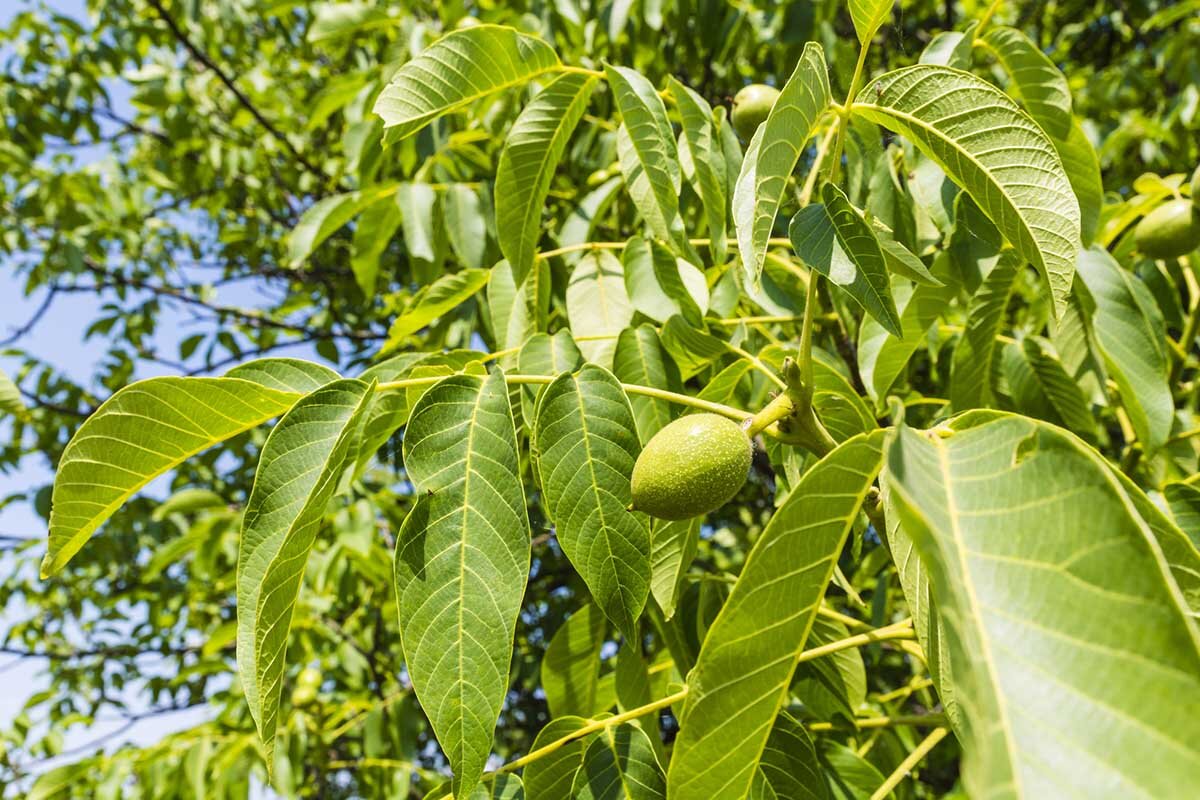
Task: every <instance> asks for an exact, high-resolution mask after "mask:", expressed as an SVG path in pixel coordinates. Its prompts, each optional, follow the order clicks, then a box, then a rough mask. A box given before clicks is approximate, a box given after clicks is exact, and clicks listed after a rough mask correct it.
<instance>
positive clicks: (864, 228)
mask: <svg viewBox="0 0 1200 800" xmlns="http://www.w3.org/2000/svg"><path fill="white" fill-rule="evenodd" d="M821 197H822V199H823V200H824V201H825V202H824V203H813V204H811V205H807V206H805V207H804V208H802V209H800V212H799V213H798V214H796V216H795V217H793V218H792V223H791V225H789V226H788V237H789V238H790V239H791V240H792V247H794V248H795V249H796V254H797V255H798V256H800V258H801V259H802V260H803V261H804V263H805V264H807V265H808V266H810V267H812V268H813V269H815V270H816V271H817V272H819V273H821V274H822V275H824V276H825V277H827V278H829V280H830V281H831V282H832V283H833V284H835V285H836V286H839V287H841V288H842V289H844V290H845V291H846V293H847V294H849V295H850V296H851V297H852V298H854V300H855V302H857V303H858V304H859V305H860V306H862V307H863V308H864V309H865V310H866V311H867V312H868V313H869V314H870V315H871V316H872V317H874V318H875V319H876V320H877V321H878V322H879V324H880V325H882V326H883V327H884V328H885V329H886V330H887V331H888V332H889V333H894V334H895V335H897V336H899V335H900V316H899V314H897V312H896V303H895V301H894V300H892V292H891V287H890V286H889V284H888V273H887V268H886V267H885V266H884V260H883V251H882V250H880V248H879V240H878V239H877V238H876V236H875V231H874V229H873V228H872V226H870V225H868V224H867V223H866V221H864V220H863V218H862V217H860V216H859V215H858V213H857V212H856V211H855V210H854V207H853V206H851V205H850V201H849V200H848V199H847V198H846V195H845V194H844V193H843V192H842V190H841V189H839V188H837V187H836V186H834V185H833V184H832V183H827V184H825V186H824V187H823V189H822V191H821Z"/></svg>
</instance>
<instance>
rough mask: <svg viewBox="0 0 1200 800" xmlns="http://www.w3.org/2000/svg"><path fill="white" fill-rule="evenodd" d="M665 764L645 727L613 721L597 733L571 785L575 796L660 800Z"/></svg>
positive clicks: (584, 799) (581, 799)
mask: <svg viewBox="0 0 1200 800" xmlns="http://www.w3.org/2000/svg"><path fill="white" fill-rule="evenodd" d="M666 796H667V795H666V789H665V786H664V780H663V773H662V767H660V766H659V765H658V759H657V758H655V756H654V748H653V746H652V745H651V744H650V740H649V739H648V738H647V737H646V734H645V733H643V732H642V729H641V728H638V727H636V726H634V725H630V724H628V723H626V724H624V725H611V726H609V727H607V728H605V729H604V730H603V731H601V732H600V733H599V734H597V735H596V738H595V739H593V740H592V743H591V744H590V745H588V748H587V751H586V752H585V753H584V756H583V765H582V766H581V767H580V768H579V772H578V773H576V775H575V784H574V786H573V787H572V789H571V797H572V798H574V800H660V799H661V798H665V797H666Z"/></svg>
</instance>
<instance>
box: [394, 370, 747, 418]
mask: <svg viewBox="0 0 1200 800" xmlns="http://www.w3.org/2000/svg"><path fill="white" fill-rule="evenodd" d="M448 377H450V376H449V375H428V376H424V377H420V378H403V379H401V380H398V381H388V382H386V383H381V384H379V385H377V386H376V387H375V390H376V391H379V392H391V391H397V390H400V389H409V388H415V387H418V386H432V385H433V384H435V383H438V382H439V381H443V380H445V379H446V378H448ZM554 377H555V376H553V375H505V376H504V380H505V381H507V382H508V383H512V384H534V385H538V384H542V385H544V384H549V383H550V382H552V381H553V380H554ZM621 388H622V389H624V390H625V391H626V392H628V393H629V394H638V395H643V396H645V397H653V398H655V399H656V400H665V401H667V402H668V403H676V404H678V405H681V406H691V407H692V408H698V409H700V410H701V411H711V412H712V413H714V414H720V415H721V416H723V417H729V418H730V419H732V420H735V421H737V422H741V421H743V420H747V419H750V418H751V417H753V416H754V415H753V414H751V413H750V412H749V411H743V410H742V409H740V408H734V407H733V406H727V405H724V404H722V403H713V402H710V401H708V400H701V399H700V398H698V397H691V396H689V395H686V394H679V393H677V392H668V391H667V390H665V389H656V388H655V387H653V386H642V385H640V384H636V383H622V384H621Z"/></svg>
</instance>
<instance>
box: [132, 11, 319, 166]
mask: <svg viewBox="0 0 1200 800" xmlns="http://www.w3.org/2000/svg"><path fill="white" fill-rule="evenodd" d="M147 2H149V3H150V6H151V7H152V8H153V9H154V10H155V11H156V12H157V13H158V16H159V17H160V18H161V19H162V21H163V22H165V23H166V24H167V27H168V28H170V29H171V34H172V35H173V36H174V37H175V39H176V41H178V42H179V43H180V44H181V45H183V47H184V48H185V49H186V50H187V51H188V52H189V53H191V55H192V58H194V59H196V60H197V61H199V62H200V63H201V64H203V65H204V66H205V67H206V68H207V69H209V70H211V71H212V73H213V74H214V75H216V76H217V79H218V80H220V81H221V83H223V84H225V88H227V89H229V91H230V92H232V93H233V96H234V97H236V98H237V101H238V102H239V103H241V105H242V107H243V108H245V109H246V110H247V111H249V112H250V114H251V115H252V116H253V117H254V119H256V120H257V121H258V124H259V125H262V126H263V127H264V128H266V129H267V132H268V133H270V134H271V135H272V136H274V137H275V138H276V139H278V140H279V141H280V142H281V143H282V144H283V146H284V147H286V148H287V150H288V152H290V153H291V154H292V156H293V157H294V158H295V159H296V160H297V161H299V162H300V163H301V164H303V165H304V168H305V169H307V170H308V171H309V172H311V173H312V174H313V175H316V176H317V177H319V178H321V180H323V181H327V180H329V176H327V175H326V174H325V172H324V170H322V169H321V168H320V167H318V166H317V165H316V164H313V163H312V162H311V161H309V160H308V159H307V158H305V157H304V156H303V155H302V154H301V153H300V151H299V150H297V149H296V147H295V145H293V144H292V142H291V140H290V139H288V137H287V136H285V135H284V134H283V132H282V131H280V130H279V129H278V128H276V127H275V125H274V124H273V123H271V121H270V120H268V119H267V118H266V117H264V116H263V114H262V112H261V111H259V110H258V108H257V107H256V106H255V105H254V103H252V102H250V98H248V97H247V96H246V95H244V94H243V93H242V91H241V89H238V88H237V84H235V83H234V82H233V79H232V78H230V77H229V76H228V75H227V74H226V73H225V71H224V70H223V69H221V68H220V67H219V66H217V64H216V63H214V62H213V60H212V59H211V58H209V57H208V55H207V54H205V53H204V51H202V50H201V49H200V48H199V47H198V46H197V45H196V44H194V43H193V42H192V40H191V39H189V38H188V37H187V34H185V33H184V32H183V30H181V29H180V27H179V25H178V24H177V23H176V22H175V20H174V19H173V18H172V17H171V15H170V14H168V13H167V10H166V8H164V7H163V4H162V0H147Z"/></svg>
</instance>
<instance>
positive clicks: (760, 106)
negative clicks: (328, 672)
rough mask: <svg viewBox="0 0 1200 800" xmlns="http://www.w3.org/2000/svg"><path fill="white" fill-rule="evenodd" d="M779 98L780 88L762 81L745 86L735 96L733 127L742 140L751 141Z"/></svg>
mask: <svg viewBox="0 0 1200 800" xmlns="http://www.w3.org/2000/svg"><path fill="white" fill-rule="evenodd" d="M777 99H779V90H778V89H776V88H775V87H773V86H767V85H765V84H762V83H752V84H750V85H749V86H746V87H743V88H742V89H741V90H740V91H739V92H738V93H737V94H735V95H734V96H733V129H734V130H735V131H737V135H738V136H739V137H741V139H742V141H746V142H748V141H750V138H751V137H752V136H754V131H756V130H758V126H759V125H761V124H762V123H763V122H764V121H765V120H766V119H767V115H768V114H770V113H771V109H772V108H773V107H774V106H775V101H776V100H777Z"/></svg>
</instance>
